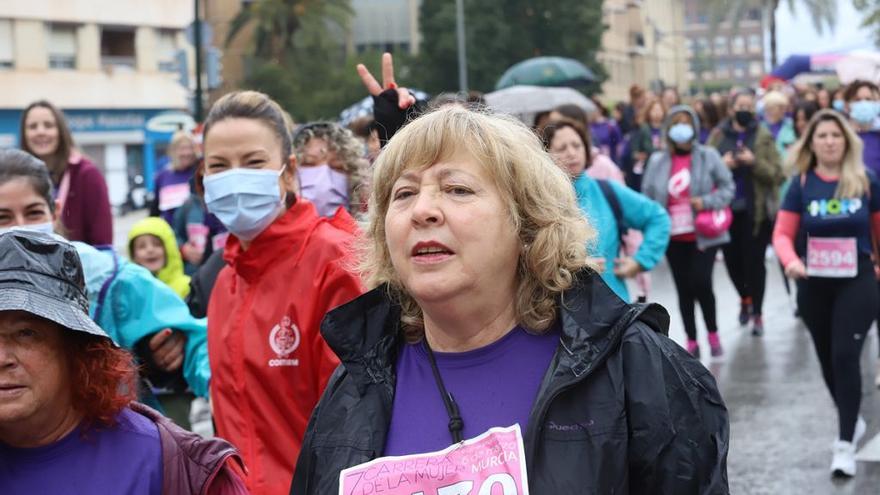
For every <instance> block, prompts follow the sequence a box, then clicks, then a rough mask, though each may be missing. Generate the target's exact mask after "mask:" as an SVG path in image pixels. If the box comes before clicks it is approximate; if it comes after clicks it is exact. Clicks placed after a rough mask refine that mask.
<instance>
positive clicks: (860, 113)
mask: <svg viewBox="0 0 880 495" xmlns="http://www.w3.org/2000/svg"><path fill="white" fill-rule="evenodd" d="M878 113H880V102H876V101H868V100H863V101H855V102H853V103H850V105H849V116H850V117H852V119H853V120H855V121H856V122H858V123H859V124H861V125H870V124H872V123H873V122H874V119H876V118H877V114H878Z"/></svg>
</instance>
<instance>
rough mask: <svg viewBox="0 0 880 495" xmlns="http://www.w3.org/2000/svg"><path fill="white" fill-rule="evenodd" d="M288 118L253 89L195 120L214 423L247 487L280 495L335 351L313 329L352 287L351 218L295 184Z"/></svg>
mask: <svg viewBox="0 0 880 495" xmlns="http://www.w3.org/2000/svg"><path fill="white" fill-rule="evenodd" d="M288 121H289V120H288V119H287V118H286V117H285V114H284V111H283V110H281V108H280V107H279V106H278V104H277V103H275V102H274V101H272V100H271V99H269V98H268V97H267V96H266V95H264V94H262V93H257V92H254V91H245V92H236V93H231V94H228V95H226V96H224V97H223V98H221V99H220V100H218V101H217V102H216V103H215V104H214V107H213V108H212V109H211V112H210V113H209V114H208V117H207V119H206V121H205V132H204V155H205V159H204V167H205V178H204V198H205V203H206V205H207V208H208V211H210V212H211V213H213V214H214V215H215V216H217V218H218V219H219V220H220V221H221V222H222V223H223V224H224V225H225V226H226V228H227V229H228V230H229V232H230V236H229V238H228V240H227V242H226V248H225V251H224V258H225V260H226V261H227V263H228V266H227V267H225V268H223V270H222V271H221V272H220V274H219V275H218V277H217V282H216V284H215V286H214V289H213V291H212V293H211V300H210V302H209V304H208V321H209V332H208V335H209V337H208V352H209V355H210V362H211V371H212V376H213V378H212V380H211V397H212V399H213V406H214V420H215V423H216V426H217V434H218V436H220V437H223V438H226V439H228V440H230V441H232V442H233V443H234V444H235V445H238V446H240V447H241V453H242V457H243V458H245V459H247V461H246V462H247V465H248V466H250V472H249V476H248V478H247V484H248V488H249V489H250V490H251V492H252V493H265V494H281V493H283V494H286V493H287V491H288V489H289V488H290V480H291V478H292V476H293V469H294V467H295V466H294V465H295V462H296V458H297V456H298V454H299V448H300V445H301V443H302V436H303V433H304V432H305V429H306V424H307V422H308V419H309V416H310V415H311V413H312V409H313V408H314V406H315V404H317V402H318V399H319V398H320V396H321V392H322V391H323V389H324V386H325V385H326V383H327V380H328V379H329V378H330V374H331V373H332V372H333V370H334V369H335V368H336V366H337V365H338V364H339V360H338V359H337V358H336V356H335V355H334V354H333V352H332V351H331V350H330V348H329V347H327V345H326V343H324V340H323V339H322V338H321V335H320V333H319V331H318V327H319V324H320V322H321V320H322V319H323V317H324V314H325V313H326V312H327V311H328V310H330V309H332V308H334V307H336V306H338V305H340V304H343V303H345V302H348V301H349V300H351V299H353V298H354V297H356V296H358V295H360V294H361V292H362V290H361V284H360V281H359V279H358V277H356V276H355V275H354V274H352V273H350V272H349V271H348V269H347V267H348V266H350V265H351V264H352V263H350V260H349V259H348V253H349V248H350V244H351V243H352V242H353V241H354V235H353V234H354V231H355V224H354V221H353V220H352V218H351V217H350V216H349V215H348V213H347V212H346V211H345V210H338V211H337V212H336V214H335V215H334V216H333V218H325V217H321V216H320V215H318V212H317V210H316V208H315V206H314V205H313V204H312V203H311V202H309V201H308V200H305V199H302V198H301V197H298V196H297V194H296V187H295V185H296V179H295V177H296V169H295V166H296V158H295V157H294V156H293V155H292V153H293V149H292V144H291V136H290V132H289V125H288Z"/></svg>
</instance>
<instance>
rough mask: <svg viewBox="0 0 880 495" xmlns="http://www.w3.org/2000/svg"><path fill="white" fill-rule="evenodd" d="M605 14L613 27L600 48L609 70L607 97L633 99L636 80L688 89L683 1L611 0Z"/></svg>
mask: <svg viewBox="0 0 880 495" xmlns="http://www.w3.org/2000/svg"><path fill="white" fill-rule="evenodd" d="M602 18H603V23H604V24H605V25H606V26H608V29H607V30H606V31H605V33H604V34H603V35H602V50H601V51H600V52H599V60H600V61H601V62H602V64H603V65H604V66H605V69H606V70H607V71H608V80H607V81H605V83H604V84H603V86H602V98H603V99H604V100H606V101H607V102H613V101H625V100H627V99H628V98H629V88H630V86H632V85H633V84H638V85H640V86H642V87H645V88H653V89H654V90H655V91H659V90H660V89H661V88H663V87H670V86H671V87H675V88H678V89H679V91H683V90H684V89H686V88H687V52H686V49H685V41H686V38H685V36H684V34H685V30H684V3H683V1H682V0H605V2H604V3H603V4H602Z"/></svg>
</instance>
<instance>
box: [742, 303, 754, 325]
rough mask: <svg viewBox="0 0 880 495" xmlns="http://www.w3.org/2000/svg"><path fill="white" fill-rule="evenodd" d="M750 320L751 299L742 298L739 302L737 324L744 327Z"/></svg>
mask: <svg viewBox="0 0 880 495" xmlns="http://www.w3.org/2000/svg"><path fill="white" fill-rule="evenodd" d="M751 318H752V299H751V298H750V297H744V298H742V299H741V300H740V302H739V324H740V326H745V325H746V324H748V322H749V320H750V319H751Z"/></svg>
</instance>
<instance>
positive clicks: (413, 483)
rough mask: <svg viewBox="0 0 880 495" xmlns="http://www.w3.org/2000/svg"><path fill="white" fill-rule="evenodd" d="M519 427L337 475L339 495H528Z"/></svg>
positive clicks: (511, 427)
mask: <svg viewBox="0 0 880 495" xmlns="http://www.w3.org/2000/svg"><path fill="white" fill-rule="evenodd" d="M524 450H525V449H524V448H523V439H522V433H521V432H520V429H519V425H513V426H510V427H507V428H491V429H490V430H489V431H487V432H486V433H483V434H482V435H480V436H478V437H476V438H472V439H470V440H465V441H464V442H461V443H458V444H455V445H451V446H450V447H448V448H446V449H444V450H441V451H439V452H430V453H427V454H414V455H405V456H399V457H381V458H379V459H374V460H372V461H370V462H366V463H364V464H361V465H359V466H354V467H350V468H348V469H344V470H343V471H342V473H340V474H339V495H372V494H380V493H381V494H382V495H528V493H529V481H528V476H527V474H526V462H525V451H524Z"/></svg>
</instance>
